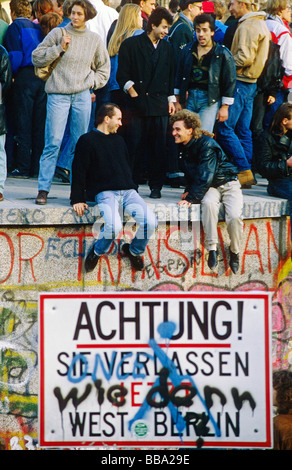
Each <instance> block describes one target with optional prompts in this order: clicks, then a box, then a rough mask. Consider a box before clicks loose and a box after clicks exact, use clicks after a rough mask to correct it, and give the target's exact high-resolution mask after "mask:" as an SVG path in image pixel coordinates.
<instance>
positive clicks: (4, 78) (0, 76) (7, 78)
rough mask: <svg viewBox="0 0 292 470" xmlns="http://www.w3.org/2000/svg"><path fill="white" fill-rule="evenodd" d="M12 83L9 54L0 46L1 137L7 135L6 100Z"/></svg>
mask: <svg viewBox="0 0 292 470" xmlns="http://www.w3.org/2000/svg"><path fill="white" fill-rule="evenodd" d="M11 83H12V69H11V63H10V60H9V56H8V52H7V51H6V49H5V48H4V47H3V46H0V84H1V100H0V135H3V134H6V132H7V127H6V111H5V100H6V97H7V94H8V92H9V89H10V87H11Z"/></svg>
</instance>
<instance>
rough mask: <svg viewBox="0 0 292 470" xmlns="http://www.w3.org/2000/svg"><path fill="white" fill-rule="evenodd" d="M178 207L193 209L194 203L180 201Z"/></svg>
mask: <svg viewBox="0 0 292 470" xmlns="http://www.w3.org/2000/svg"><path fill="white" fill-rule="evenodd" d="M177 204H178V206H182V207H191V205H192V203H191V202H189V201H186V200H182V201H178V203H177Z"/></svg>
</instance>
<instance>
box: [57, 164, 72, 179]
mask: <svg viewBox="0 0 292 470" xmlns="http://www.w3.org/2000/svg"><path fill="white" fill-rule="evenodd" d="M55 176H57V178H60V179H61V180H62V182H63V183H70V171H69V170H66V168H61V167H60V166H56V170H55Z"/></svg>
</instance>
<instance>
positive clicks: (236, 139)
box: [216, 80, 257, 171]
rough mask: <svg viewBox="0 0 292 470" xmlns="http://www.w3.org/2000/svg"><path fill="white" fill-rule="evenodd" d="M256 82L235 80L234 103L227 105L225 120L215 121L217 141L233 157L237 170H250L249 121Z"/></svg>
mask: <svg viewBox="0 0 292 470" xmlns="http://www.w3.org/2000/svg"><path fill="white" fill-rule="evenodd" d="M256 92H257V85H256V83H246V82H241V81H240V80H237V81H236V89H235V94H234V103H233V104H232V105H231V106H229V115H228V119H227V121H224V122H218V123H217V128H216V132H217V141H218V143H219V144H220V146H221V147H222V148H223V150H224V151H225V153H226V154H227V155H228V156H229V157H231V158H232V159H233V162H234V164H235V165H236V166H237V168H238V171H244V170H250V169H251V161H252V154H253V143H252V133H251V130H250V123H251V118H252V111H253V100H254V98H255V96H256Z"/></svg>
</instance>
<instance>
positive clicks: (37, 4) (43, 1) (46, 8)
mask: <svg viewBox="0 0 292 470" xmlns="http://www.w3.org/2000/svg"><path fill="white" fill-rule="evenodd" d="M32 8H33V12H34V16H35V17H36V19H35V20H34V23H39V22H40V19H41V17H42V16H43V15H46V14H47V13H50V12H52V11H54V6H53V0H35V1H34V2H33V7H32Z"/></svg>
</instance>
